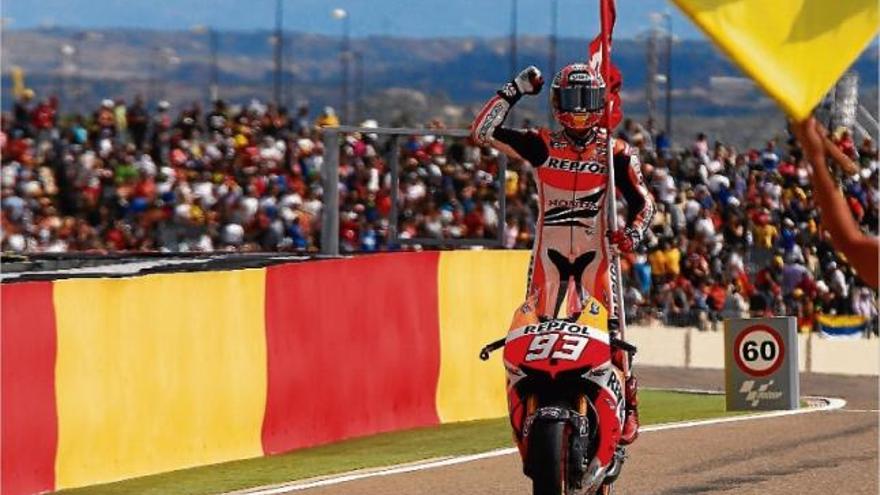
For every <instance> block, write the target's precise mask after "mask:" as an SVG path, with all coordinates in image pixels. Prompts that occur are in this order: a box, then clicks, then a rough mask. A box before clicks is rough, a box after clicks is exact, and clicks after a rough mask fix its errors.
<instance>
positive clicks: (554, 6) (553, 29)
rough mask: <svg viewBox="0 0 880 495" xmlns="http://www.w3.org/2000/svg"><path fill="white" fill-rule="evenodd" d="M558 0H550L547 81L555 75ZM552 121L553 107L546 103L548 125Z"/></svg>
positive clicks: (553, 120)
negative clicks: (548, 70)
mask: <svg viewBox="0 0 880 495" xmlns="http://www.w3.org/2000/svg"><path fill="white" fill-rule="evenodd" d="M558 22H559V0H552V1H551V3H550V60H549V63H548V64H547V65H548V68H549V69H550V73H549V74H547V76H546V77H545V79H546V80H548V81H551V83H552V81H553V76H555V75H556V50H557V43H558V32H559V25H558ZM554 122H556V120H555V119H554V118H553V107H552V106H550V105H547V125H548V126H549V127H551V128H552V127H554Z"/></svg>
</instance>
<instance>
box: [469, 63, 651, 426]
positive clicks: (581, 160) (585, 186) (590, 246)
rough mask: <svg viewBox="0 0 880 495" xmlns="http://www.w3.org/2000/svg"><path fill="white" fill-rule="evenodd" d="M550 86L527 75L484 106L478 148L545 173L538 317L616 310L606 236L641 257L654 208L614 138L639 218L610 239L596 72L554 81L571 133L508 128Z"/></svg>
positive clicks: (533, 73) (534, 281)
mask: <svg viewBox="0 0 880 495" xmlns="http://www.w3.org/2000/svg"><path fill="white" fill-rule="evenodd" d="M543 84H544V80H543V78H542V76H541V72H540V71H539V70H538V69H537V68H536V67H534V66H530V67H528V68H526V69H525V70H523V71H522V72H520V73H519V75H517V76H516V77H515V78H514V79H513V80H512V81H511V82H509V83H507V84H505V85H504V86H502V88H501V89H500V90H498V92H497V93H496V95H495V96H493V97H492V98H491V99H490V100H489V101H488V102H487V103H486V104H485V105H484V106H483V108H482V109H481V110H480V112H479V114H478V115H477V118H476V120H474V123H473V124H472V126H471V136H472V137H473V139H474V140H475V141H476V142H477V143H478V144H482V145H487V144H488V145H491V146H493V147H495V148H497V149H498V150H500V151H501V152H503V153H505V154H507V155H508V156H510V157H513V158H522V159H525V160H527V161H528V162H529V163H531V164H532V166H534V167H535V169H536V182H537V186H538V194H539V200H538V208H539V214H538V226H537V229H536V230H537V235H536V238H535V243H534V246H533V248H532V261H531V266H530V268H529V289H528V294H529V295H530V296H532V297H536V298H537V311H538V314H541V315H544V316H549V317H557V316H558V315H559V310H560V309H561V306H562V302H563V299H564V297H565V296H566V294H569V293H571V295H574V296H575V297H574V298H577V299H582V298H583V297H584V296H585V295H586V294H590V295H592V296H594V297H596V298H597V299H598V300H600V301H602V302H603V303H604V304H605V306H606V307H608V305H609V303H610V299H611V297H613V293H612V289H611V287H609V280H608V279H609V277H608V272H609V269H610V268H611V262H612V260H611V256H610V254H611V253H610V251H609V248H610V246H609V242H606V235H607V238H608V240H609V241H610V244H613V245H614V246H615V249H616V250H617V251H618V252H632V251H633V249H634V248H635V247H636V246H638V244H639V243H640V242H641V240H642V238H643V236H644V235H645V232H646V231H647V229H648V227H649V226H650V223H651V217H652V216H653V214H654V203H653V200H652V198H651V194H650V193H649V192H648V189H647V187H646V186H645V183H644V179H643V178H642V173H641V169H640V165H639V159H638V155H637V154H636V153H635V151H634V150H633V149H632V148H630V147H629V145H627V144H626V143H625V142H623V141H620V140H617V139H613V138H612V143H611V144H612V146H613V150H614V177H615V185H616V187H617V190H618V191H619V192H620V193H621V194H622V196H623V198H624V200H625V201H626V205H627V210H628V213H629V218H628V219H627V220H628V222H627V223H628V225H627V226H625V227H624V228H621V229H619V230H617V231H616V232H609V227H608V225H607V215H606V211H605V204H606V203H605V197H604V196H605V189H606V185H607V182H608V166H607V164H608V160H607V144H608V142H607V139H608V133H607V131H606V129H605V128H603V127H602V126H601V123H602V118H603V115H604V108H605V83H604V81H603V80H602V76H601V75H600V74H599V73H598V72H597V71H596V70H594V69H593V68H592V67H590V66H589V65H587V64H580V63H576V64H570V65H568V66H566V67H564V68H563V69H562V70H561V71H559V73H558V74H556V77H554V78H553V82H552V85H551V94H550V104H551V105H552V107H553V116H554V118H555V119H556V121H557V122H558V123H559V125H560V126H561V127H562V130H560V131H556V132H554V131H551V130H550V129H545V128H541V129H536V130H523V129H511V128H507V127H503V126H502V124H503V123H504V119H505V118H506V117H507V114H508V112H509V111H510V109H511V108H512V107H513V105H515V104H516V102H517V101H519V99H520V98H522V96H523V95H536V94H538V93H539V92H540V91H541V87H542V86H543ZM572 283H573V293H572V288H571V287H570V284H572ZM571 295H570V297H569V301H571V300H572V299H573V297H571ZM624 359H626V357H625V354H624V353H623V352H622V351H619V352H615V353H614V354H613V355H612V361H613V362H614V364H615V365H617V366H618V367H621V368H622V367H623V360H624ZM625 389H626V419H625V421H624V427H623V431H622V434H621V443H623V444H629V443H632V442H633V441H634V440H635V439H636V437H637V436H638V429H639V419H638V395H637V391H638V384H637V381H636V378H635V376H634V375H631V376H629V377H628V378H627V380H626V387H625Z"/></svg>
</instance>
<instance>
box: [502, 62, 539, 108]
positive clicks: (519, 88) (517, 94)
mask: <svg viewBox="0 0 880 495" xmlns="http://www.w3.org/2000/svg"><path fill="white" fill-rule="evenodd" d="M543 86H544V76H542V75H541V71H540V70H538V68H537V67H535V66H534V65H530V66H528V67H526V68H525V69H523V71H522V72H520V73H519V74H518V75H517V76H516V77H514V78H513V80H512V81H510V82H509V83H507V84H505V85H504V86H502V87H501V89H499V90H498V96H500V97H502V98H504V99H505V100H507V102H508V103H510V104H514V103H516V101H517V100H519V99H520V98H522V96H523V95H536V94H538V93H540V92H541V88H542V87H543Z"/></svg>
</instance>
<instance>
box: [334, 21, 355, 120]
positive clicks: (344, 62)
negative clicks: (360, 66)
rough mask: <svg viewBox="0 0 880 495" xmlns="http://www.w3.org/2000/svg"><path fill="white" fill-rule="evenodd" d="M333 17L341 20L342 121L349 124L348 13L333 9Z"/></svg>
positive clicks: (349, 55)
mask: <svg viewBox="0 0 880 495" xmlns="http://www.w3.org/2000/svg"><path fill="white" fill-rule="evenodd" d="M331 14H332V15H333V18H334V19H336V20H338V21H342V51H341V53H340V54H339V61H340V63H341V69H342V103H341V105H340V106H341V107H342V108H341V110H342V117H341V119H342V123H343V124H349V123H350V120H349V119H350V118H351V99H350V98H349V84H350V77H351V70H350V68H351V64H350V62H351V25H350V24H349V18H350V16H349V14H348V11H346V10H345V9H339V8H337V9H333V12H332V13H331Z"/></svg>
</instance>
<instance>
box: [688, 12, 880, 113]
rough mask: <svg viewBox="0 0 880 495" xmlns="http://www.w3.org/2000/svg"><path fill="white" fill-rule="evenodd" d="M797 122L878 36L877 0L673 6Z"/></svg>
mask: <svg viewBox="0 0 880 495" xmlns="http://www.w3.org/2000/svg"><path fill="white" fill-rule="evenodd" d="M673 1H674V2H675V3H676V4H677V5H678V6H679V8H681V10H683V11H684V12H685V13H686V14H687V15H688V16H689V17H690V18H691V19H693V21H694V22H695V23H696V24H697V25H698V26H699V27H700V28H702V30H703V31H705V32H706V34H708V35H709V37H711V38H712V39H713V40H714V41H715V43H716V44H718V45H719V46H720V47H721V48H722V49H723V50H724V51H725V52H727V54H728V55H729V56H730V57H731V58H732V59H733V60H734V61H735V62H736V63H737V64H738V65H739V66H740V67H741V68H742V69H743V70H744V71H745V72H746V73H747V74H748V75H749V76H751V78H752V79H754V80H755V81H756V82H757V83H758V84H759V85H760V86H761V87H763V88H764V90H765V91H767V93H769V94H770V96H772V97H773V98H774V99H775V100H776V101H777V102H778V103H779V104H780V105H781V106H782V108H783V109H784V110H785V112H786V113H788V114H789V115H790V116H791V117H793V118H794V119H796V120H803V119H805V118H806V117H808V116H809V115H810V112H811V111H812V110H813V108H814V107H815V106H816V105H817V104H818V103H819V102H820V101H821V100H822V97H823V96H824V95H825V93H826V92H828V90H829V89H830V88H831V86H832V85H833V84H834V83H835V82H836V81H837V80H838V79H839V78H840V76H841V75H842V74H843V73H844V72H845V71H846V69H847V68H849V66H850V65H851V64H852V63H853V61H855V59H856V58H857V57H858V56H859V54H860V53H862V51H863V50H864V49H865V47H866V46H867V45H868V43H869V42H870V41H871V39H872V38H873V37H874V36H875V35H876V33H877V26H878V2H877V0H839V1H830V0H673Z"/></svg>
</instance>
